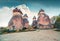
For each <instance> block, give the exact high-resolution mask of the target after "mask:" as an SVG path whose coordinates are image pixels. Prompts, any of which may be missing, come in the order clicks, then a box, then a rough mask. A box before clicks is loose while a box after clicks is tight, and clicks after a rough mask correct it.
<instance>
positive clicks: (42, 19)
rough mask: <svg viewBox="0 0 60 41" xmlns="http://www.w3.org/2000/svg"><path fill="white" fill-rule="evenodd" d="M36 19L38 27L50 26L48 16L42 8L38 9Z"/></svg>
mask: <svg viewBox="0 0 60 41" xmlns="http://www.w3.org/2000/svg"><path fill="white" fill-rule="evenodd" d="M37 20H38V26H39V27H40V28H51V22H50V18H49V16H48V15H47V14H45V11H44V10H43V9H41V10H40V11H39V13H38V19H37Z"/></svg>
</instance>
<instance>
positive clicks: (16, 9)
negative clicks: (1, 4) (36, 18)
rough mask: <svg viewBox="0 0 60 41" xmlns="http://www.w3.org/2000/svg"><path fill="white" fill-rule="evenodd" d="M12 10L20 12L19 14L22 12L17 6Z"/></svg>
mask: <svg viewBox="0 0 60 41" xmlns="http://www.w3.org/2000/svg"><path fill="white" fill-rule="evenodd" d="M13 12H20V13H21V14H23V13H22V11H21V10H20V9H18V8H15V9H14V10H13Z"/></svg>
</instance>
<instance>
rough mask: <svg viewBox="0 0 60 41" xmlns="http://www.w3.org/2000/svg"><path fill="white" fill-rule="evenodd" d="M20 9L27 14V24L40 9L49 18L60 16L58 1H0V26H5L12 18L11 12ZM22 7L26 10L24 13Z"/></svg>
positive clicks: (59, 3)
mask: <svg viewBox="0 0 60 41" xmlns="http://www.w3.org/2000/svg"><path fill="white" fill-rule="evenodd" d="M16 7H18V8H20V9H21V10H22V11H23V13H28V16H29V22H30V24H31V23H32V17H33V16H34V15H35V16H36V17H37V14H38V12H39V10H40V9H44V10H45V13H46V14H47V15H48V16H49V17H50V18H51V17H52V16H57V15H59V14H60V1H59V0H0V26H7V25H8V22H9V20H10V19H11V17H12V10H13V9H14V8H16ZM22 7H24V8H26V9H27V11H26V12H25V10H24V9H22Z"/></svg>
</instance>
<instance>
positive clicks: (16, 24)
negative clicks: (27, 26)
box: [8, 8, 23, 30]
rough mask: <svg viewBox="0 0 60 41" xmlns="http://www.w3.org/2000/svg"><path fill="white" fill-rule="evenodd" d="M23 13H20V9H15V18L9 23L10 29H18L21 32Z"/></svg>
mask: <svg viewBox="0 0 60 41" xmlns="http://www.w3.org/2000/svg"><path fill="white" fill-rule="evenodd" d="M22 20H23V19H22V12H21V11H20V9H17V8H15V9H14V10H13V16H12V18H11V20H10V21H9V23H8V27H9V29H16V30H21V29H22V27H23V26H22V23H23V21H22Z"/></svg>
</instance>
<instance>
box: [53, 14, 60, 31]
mask: <svg viewBox="0 0 60 41" xmlns="http://www.w3.org/2000/svg"><path fill="white" fill-rule="evenodd" d="M54 27H55V28H56V31H60V15H59V16H57V19H56V22H55V24H54Z"/></svg>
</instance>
